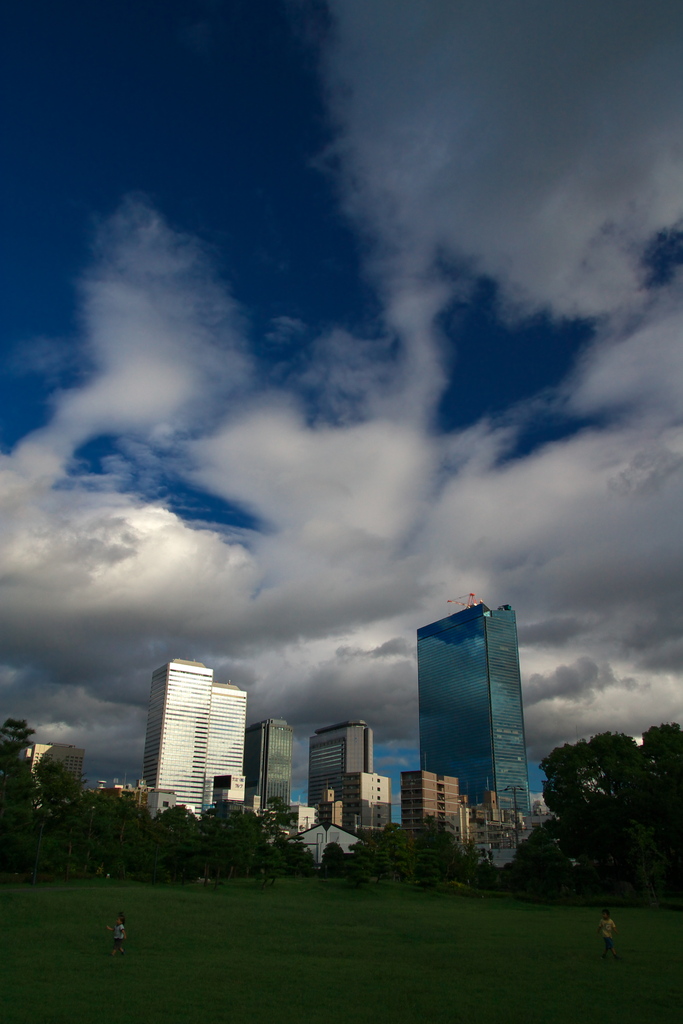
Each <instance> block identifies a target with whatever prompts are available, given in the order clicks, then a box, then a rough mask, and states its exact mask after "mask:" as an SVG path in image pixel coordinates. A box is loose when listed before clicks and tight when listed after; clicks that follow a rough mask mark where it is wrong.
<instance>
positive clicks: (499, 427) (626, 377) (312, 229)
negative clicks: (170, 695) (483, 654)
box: [0, 0, 683, 787]
mask: <svg viewBox="0 0 683 1024" xmlns="http://www.w3.org/2000/svg"><path fill="white" fill-rule="evenodd" d="M4 18H5V20H4V31H3V36H4V44H3V48H4V52H3V60H2V75H3V88H2V93H3V105H4V111H3V116H4V121H5V124H6V132H5V153H4V156H5V159H4V161H3V163H4V167H5V181H6V185H5V189H4V202H3V234H4V237H5V241H6V244H5V245H4V247H3V252H4V256H3V280H4V281H5V284H6V287H5V303H4V306H3V312H2V318H3V321H2V371H3V372H2V379H1V380H2V382H1V384H0V388H1V391H0V400H1V409H2V413H1V414H0V446H1V456H0V459H1V469H0V497H1V499H2V533H1V535H0V543H1V544H2V548H3V550H2V563H3V565H4V567H5V568H4V573H3V575H2V578H1V579H0V588H2V600H1V601H0V607H1V608H2V609H3V610H2V611H0V644H1V647H0V701H1V703H2V708H1V709H0V714H2V715H3V718H4V717H6V716H8V715H13V716H15V717H22V718H28V719H29V721H30V722H31V724H32V725H33V726H34V727H35V728H36V730H37V734H38V737H39V738H40V739H46V738H47V739H50V738H51V739H60V740H62V741H66V742H74V743H78V744H82V745H84V746H85V747H86V748H87V751H88V759H87V765H86V768H87V772H88V774H89V776H90V777H91V778H97V777H102V778H104V777H113V776H118V777H123V776H124V774H127V776H128V777H129V778H130V777H134V776H136V775H137V774H138V773H139V770H140V768H139V765H140V761H141V753H142V735H143V731H144V720H145V705H146V700H147V695H148V687H149V679H150V675H151V671H152V669H153V668H155V667H156V666H157V665H159V664H161V663H163V662H164V661H165V660H167V659H168V658H169V657H189V658H195V659H198V660H202V661H205V663H206V664H209V665H211V666H212V667H214V668H215V670H216V675H217V676H218V678H222V677H225V678H231V679H232V681H233V682H236V683H238V684H239V685H242V686H244V687H245V688H246V689H247V690H248V691H249V718H250V719H257V718H259V717H265V716H269V715H283V716H284V717H286V718H287V719H288V721H290V722H292V723H293V725H294V726H295V731H296V736H297V740H298V748H297V780H298V781H297V786H298V787H301V785H302V784H303V778H304V764H305V752H306V741H307V736H308V735H309V734H310V733H311V732H312V731H313V729H314V728H316V727H318V726H319V725H321V724H326V723H328V722H330V721H337V720H340V719H342V718H345V717H354V718H355V717H358V716H360V717H364V718H365V719H366V720H367V721H368V722H369V723H370V724H371V725H372V726H373V727H374V729H375V733H376V739H377V742H378V744H379V756H380V759H381V764H382V767H383V769H384V770H386V771H387V773H390V774H392V775H393V776H394V777H396V775H397V773H398V772H399V771H400V770H401V769H403V768H411V767H414V766H415V762H416V758H415V755H414V750H415V744H416V672H415V652H414V647H415V630H416V628H417V627H418V626H419V625H421V624H424V623H425V622H428V621H432V620H433V619H435V618H439V617H441V616H442V615H443V613H444V611H445V610H446V601H447V599H448V598H450V597H454V596H458V595H459V594H462V593H466V592H470V591H474V592H476V593H477V594H478V596H480V597H482V598H483V599H484V600H485V601H486V602H487V603H489V604H491V605H493V606H497V605H498V604H501V603H510V604H512V605H513V606H514V607H515V608H516V610H517V616H518V623H519V627H520V640H521V645H522V647H521V655H522V672H523V677H524V689H525V700H526V707H527V712H526V718H527V733H528V740H529V749H530V758H531V761H532V763H535V762H537V761H538V759H540V758H541V757H542V756H543V755H544V754H545V753H547V752H549V751H550V750H551V749H552V747H553V746H555V745H556V744H557V743H561V742H566V741H571V742H573V741H575V739H576V738H577V737H579V736H589V735H591V734H593V733H595V732H598V731H604V730H606V729H612V730H615V731H625V732H628V733H630V734H632V735H635V736H638V735H639V734H640V733H641V732H642V731H643V730H644V729H645V728H647V727H649V726H650V725H652V724H659V722H660V721H672V720H680V718H681V712H682V710H683V709H682V706H681V687H680V679H681V666H682V664H683V648H682V647H681V641H680V635H681V628H680V627H681V613H680V611H679V609H678V604H679V602H678V601H677V595H678V594H679V590H680V579H681V569H682V568H683V566H682V564H681V562H682V559H681V543H680V518H681V467H682V466H683V434H682V432H681V380H682V379H683V374H682V373H681V370H682V369H683V367H682V365H681V363H682V361H683V360H682V357H681V280H682V277H681V270H680V267H681V264H682V263H683V200H682V199H681V193H680V180H681V171H682V170H683V168H682V164H683V156H682V155H681V149H680V138H681V128H682V127H683V125H682V124H681V120H682V118H681V96H682V95H683V91H682V89H681V86H682V85H683V82H681V78H682V77H683V59H682V58H683V54H682V53H681V48H682V44H681V40H682V39H683V32H682V31H681V30H682V29H683V25H681V20H683V14H682V13H681V11H680V9H679V6H678V5H676V4H673V3H670V2H663V0H655V2H654V3H652V4H650V5H648V8H647V10H644V9H643V7H642V4H639V3H636V2H635V0H626V2H624V0H620V2H619V3H617V2H616V0H608V2H606V3H603V4H601V5H599V9H596V7H595V5H594V4H590V3H588V2H587V0H586V2H579V3H578V4H577V3H576V2H574V3H572V4H569V3H566V4H565V3H558V4H555V5H552V7H551V8H548V6H547V5H545V4H539V3H536V2H535V0H523V2H522V3H520V4H516V5H514V7H513V6H512V5H509V4H508V3H506V2H504V0H492V2H491V3H489V4H486V5H480V6H479V7H478V8H477V9H476V10H472V8H471V5H470V4H468V3H465V2H452V0H448V2H447V0H410V2H408V0H392V2H389V0H374V2H373V3H372V4H368V3H367V0H366V2H362V0H329V2H323V0H317V2H314V0H311V2H307V0H277V2H276V0H263V2H262V3H259V4H254V3H249V2H238V0H234V2H227V0H226V2H221V0H187V2H181V0H169V2H165V3H164V4H163V5H161V4H159V3H153V2H151V0H149V2H139V3H136V4H130V5H128V4H124V5H121V4H120V3H114V2H111V0H103V2H102V3H98V4H97V5H92V4H86V3H85V2H75V0H66V2H65V3H63V4H60V5H54V4H51V3H47V2H37V0H28V2H27V3H25V4H23V5H19V6H17V5H15V7H14V8H13V9H12V10H8V11H6V12H5V16H4Z"/></svg>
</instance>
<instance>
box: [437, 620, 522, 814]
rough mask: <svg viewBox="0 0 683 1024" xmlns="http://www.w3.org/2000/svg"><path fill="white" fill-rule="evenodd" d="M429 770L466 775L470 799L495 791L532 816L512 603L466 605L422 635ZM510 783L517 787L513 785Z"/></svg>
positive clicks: (505, 803)
mask: <svg viewBox="0 0 683 1024" xmlns="http://www.w3.org/2000/svg"><path fill="white" fill-rule="evenodd" d="M417 663H418V690H419V705H420V760H421V768H422V770H423V771H428V772H436V773H437V774H439V775H449V776H453V777H455V778H457V779H459V782H460V792H461V794H463V795H466V796H467V797H468V800H469V803H470V804H476V803H481V802H482V800H483V799H484V793H485V792H486V791H487V790H494V791H495V792H496V793H497V794H498V804H499V806H501V807H513V806H514V802H515V798H516V802H517V808H518V809H519V810H520V811H523V812H524V813H526V814H528V813H529V782H528V776H527V763H526V741H525V736H524V714H523V709H522V689H521V679H520V672H519V653H518V646H517V624H516V620H515V613H514V611H513V610H512V608H511V607H510V606H509V605H502V606H501V607H500V608H498V609H496V610H495V611H491V610H490V609H489V608H487V607H486V605H484V604H479V605H476V606H475V607H473V608H466V609H464V610H463V611H461V612H457V613H456V614H455V615H449V616H447V617H446V618H444V619H440V620H439V621H438V622H432V623H431V624H430V625H428V626H423V627H422V628H421V629H419V630H418V632H417ZM509 787H515V790H514V792H513V790H512V789H511V788H509Z"/></svg>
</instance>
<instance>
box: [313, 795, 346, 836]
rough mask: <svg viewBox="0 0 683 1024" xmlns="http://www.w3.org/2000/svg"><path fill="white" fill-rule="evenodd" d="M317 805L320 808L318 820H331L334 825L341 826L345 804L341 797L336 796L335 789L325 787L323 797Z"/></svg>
mask: <svg viewBox="0 0 683 1024" xmlns="http://www.w3.org/2000/svg"><path fill="white" fill-rule="evenodd" d="M316 806H317V808H318V821H329V822H331V823H332V824H333V825H339V826H340V827H341V823H342V812H343V804H342V801H341V798H340V799H337V798H336V796H335V793H334V790H333V789H331V788H330V787H327V788H325V789H323V791H322V799H321V800H320V803H318V804H317V805H316Z"/></svg>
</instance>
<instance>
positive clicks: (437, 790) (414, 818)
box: [401, 771, 467, 838]
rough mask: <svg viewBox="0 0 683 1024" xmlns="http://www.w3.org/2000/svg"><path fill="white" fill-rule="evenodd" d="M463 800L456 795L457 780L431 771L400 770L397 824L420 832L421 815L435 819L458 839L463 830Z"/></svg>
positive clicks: (458, 792)
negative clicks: (450, 830) (398, 820)
mask: <svg viewBox="0 0 683 1024" xmlns="http://www.w3.org/2000/svg"><path fill="white" fill-rule="evenodd" d="M466 805H467V799H466V798H465V797H461V796H460V786H459V784H458V780H457V779H456V778H454V777H453V776H450V775H437V774H435V773H434V772H423V771H412V772H401V824H402V826H403V828H405V829H407V830H408V831H410V832H420V831H421V830H422V829H423V828H424V820H425V818H435V819H436V821H437V823H440V824H442V825H443V827H444V828H446V827H450V828H451V829H452V830H453V831H457V832H458V833H459V834H460V836H461V837H462V838H465V833H466V822H467V815H466Z"/></svg>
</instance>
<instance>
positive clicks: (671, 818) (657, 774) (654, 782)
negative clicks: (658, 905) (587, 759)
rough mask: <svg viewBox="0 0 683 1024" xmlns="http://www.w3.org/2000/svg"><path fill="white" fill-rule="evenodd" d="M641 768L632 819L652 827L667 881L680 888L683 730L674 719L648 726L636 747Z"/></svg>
mask: <svg viewBox="0 0 683 1024" xmlns="http://www.w3.org/2000/svg"><path fill="white" fill-rule="evenodd" d="M640 749H641V754H642V759H643V763H644V771H645V792H644V794H643V801H642V804H641V806H640V807H639V808H638V812H639V813H638V814H634V816H633V817H634V819H635V820H637V821H638V822H640V823H641V824H643V825H645V826H647V827H649V828H651V829H652V841H653V842H654V844H655V845H656V847H657V849H658V850H659V852H660V854H661V855H662V857H663V858H664V859H665V861H666V864H667V875H668V879H669V882H670V884H671V885H672V886H674V887H675V888H677V889H680V888H682V887H683V731H682V730H681V727H680V725H679V724H678V723H677V722H673V723H668V724H664V725H656V726H652V728H651V729H648V730H647V732H645V733H643V745H642V747H641V748H640Z"/></svg>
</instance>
